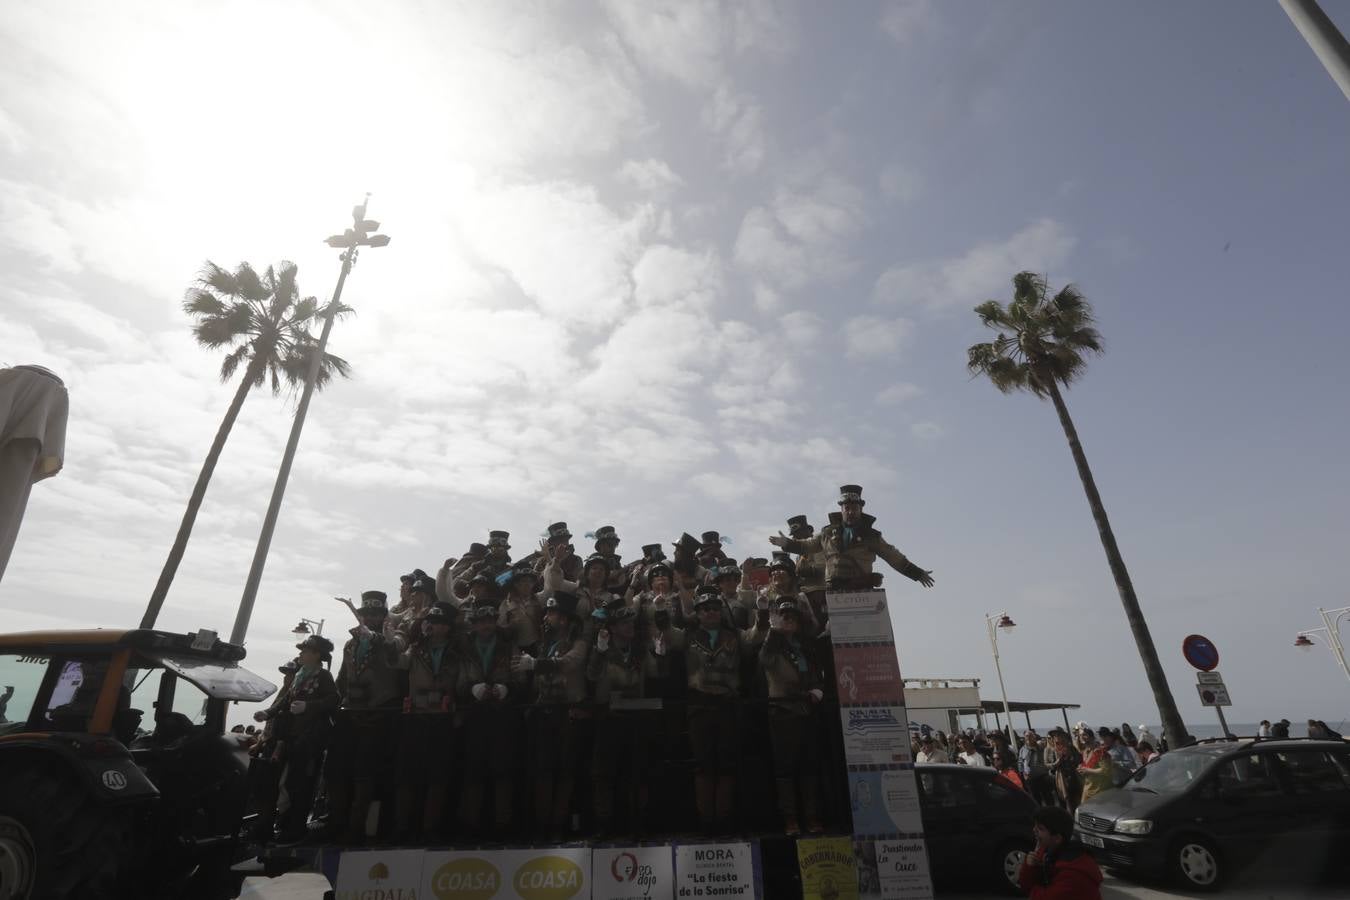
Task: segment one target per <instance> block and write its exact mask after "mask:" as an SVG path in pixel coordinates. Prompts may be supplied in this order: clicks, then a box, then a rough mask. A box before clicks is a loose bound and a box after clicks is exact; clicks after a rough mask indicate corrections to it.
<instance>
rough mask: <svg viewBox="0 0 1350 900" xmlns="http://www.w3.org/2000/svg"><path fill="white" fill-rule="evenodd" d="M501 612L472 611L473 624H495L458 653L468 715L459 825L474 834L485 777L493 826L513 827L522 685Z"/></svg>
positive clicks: (471, 637)
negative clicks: (518, 703)
mask: <svg viewBox="0 0 1350 900" xmlns="http://www.w3.org/2000/svg"><path fill="white" fill-rule="evenodd" d="M496 619H497V609H496V607H494V606H490V605H487V604H484V605H483V606H479V607H478V608H476V609H475V610H474V611H473V618H472V622H473V625H474V626H477V625H478V623H480V622H483V621H489V622H492V623H494V624H493V630H492V631H491V632H489V633H488V635H487V636H486V637H484V636H482V635H480V634H479V633H478V631H477V629H476V627H474V628H471V629H470V633H469V634H468V636H467V637H466V638H465V641H464V648H463V652H462V653H461V655H460V665H459V686H458V688H457V691H456V694H457V698H458V701H459V705H460V709H461V710H462V711H463V715H464V726H463V741H464V766H463V768H464V786H463V788H462V789H461V791H460V801H459V819H460V825H461V826H462V827H463V828H464V829H465V830H466V831H469V832H476V831H477V827H478V824H479V816H480V815H481V813H482V806H483V794H484V788H485V787H486V784H485V781H484V780H485V779H486V778H491V779H492V782H493V825H494V827H495V828H496V830H497V831H498V832H501V831H504V830H505V829H507V828H508V827H510V825H511V787H512V785H511V778H512V776H513V775H514V774H515V761H516V751H517V745H518V742H519V733H520V727H519V722H520V720H519V715H518V710H517V708H516V699H517V694H519V693H520V692H519V691H518V690H514V689H515V688H517V687H518V685H516V684H515V678H514V677H513V676H512V674H511V653H512V651H513V649H514V647H513V645H512V643H513V642H512V639H511V635H510V634H509V633H508V632H506V631H503V630H502V629H501V628H499V627H497V626H496V624H495V623H496Z"/></svg>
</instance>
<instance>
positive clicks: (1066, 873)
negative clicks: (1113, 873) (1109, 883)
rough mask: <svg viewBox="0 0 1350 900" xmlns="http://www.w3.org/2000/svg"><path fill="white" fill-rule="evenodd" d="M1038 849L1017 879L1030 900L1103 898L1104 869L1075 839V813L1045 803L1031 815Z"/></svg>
mask: <svg viewBox="0 0 1350 900" xmlns="http://www.w3.org/2000/svg"><path fill="white" fill-rule="evenodd" d="M1031 821H1032V823H1033V826H1032V831H1033V832H1034V833H1035V835H1036V849H1035V850H1033V851H1031V852H1030V853H1028V854H1027V858H1026V859H1025V860H1023V861H1022V869H1021V871H1019V872H1018V873H1017V882H1018V884H1020V885H1021V886H1022V890H1024V891H1026V892H1027V896H1028V897H1030V898H1031V900H1102V870H1101V869H1099V868H1097V861H1096V860H1094V859H1093V858H1092V856H1091V855H1090V854H1089V853H1088V852H1087V851H1086V850H1084V849H1083V848H1082V847H1081V846H1080V845H1079V844H1077V843H1076V842H1074V841H1073V840H1072V838H1073V816H1071V815H1069V813H1068V811H1067V810H1063V809H1060V808H1059V807H1058V806H1042V807H1041V808H1040V809H1038V810H1036V813H1035V814H1034V815H1033V816H1032V817H1031Z"/></svg>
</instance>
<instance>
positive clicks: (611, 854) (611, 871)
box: [591, 846, 675, 900]
mask: <svg viewBox="0 0 1350 900" xmlns="http://www.w3.org/2000/svg"><path fill="white" fill-rule="evenodd" d="M674 896H675V859H674V856H673V854H672V853H671V848H670V847H668V846H662V847H597V848H595V850H594V851H592V853H591V898H592V900H672V898H673V897H674Z"/></svg>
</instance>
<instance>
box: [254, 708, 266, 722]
mask: <svg viewBox="0 0 1350 900" xmlns="http://www.w3.org/2000/svg"><path fill="white" fill-rule="evenodd" d="M253 721H255V722H266V721H267V713H266V712H264V711H263V710H261V709H260V710H258V711H257V712H255V713H254V714H253Z"/></svg>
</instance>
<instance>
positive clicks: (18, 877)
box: [0, 816, 37, 900]
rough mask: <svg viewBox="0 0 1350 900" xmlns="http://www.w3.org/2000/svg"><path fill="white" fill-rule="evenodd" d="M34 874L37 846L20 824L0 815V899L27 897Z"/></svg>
mask: <svg viewBox="0 0 1350 900" xmlns="http://www.w3.org/2000/svg"><path fill="white" fill-rule="evenodd" d="M36 877H37V849H36V848H34V847H33V839H32V838H31V837H29V836H28V829H27V828H24V827H23V823H22V822H20V821H18V820H17V819H12V818H10V817H9V816H0V900H28V895H29V893H30V892H31V891H32V890H33V881H34V879H36Z"/></svg>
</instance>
